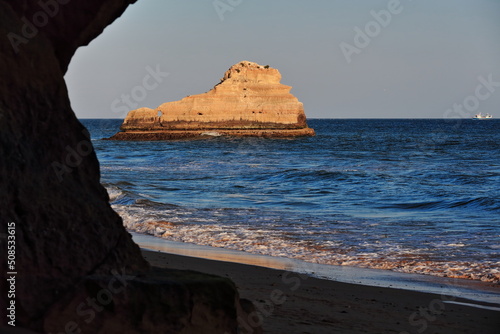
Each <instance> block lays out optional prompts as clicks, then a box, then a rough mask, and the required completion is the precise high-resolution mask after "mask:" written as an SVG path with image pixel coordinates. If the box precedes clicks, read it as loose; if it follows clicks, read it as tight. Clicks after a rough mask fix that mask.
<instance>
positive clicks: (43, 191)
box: [0, 0, 241, 333]
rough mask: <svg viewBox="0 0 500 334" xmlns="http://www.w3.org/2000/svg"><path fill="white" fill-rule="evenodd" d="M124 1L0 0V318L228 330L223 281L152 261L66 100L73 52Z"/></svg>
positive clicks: (53, 324) (228, 294) (30, 323)
mask: <svg viewBox="0 0 500 334" xmlns="http://www.w3.org/2000/svg"><path fill="white" fill-rule="evenodd" d="M134 2H135V0H105V1H103V0H86V1H63V0H50V1H49V0H47V1H39V0H16V1H10V0H9V1H8V0H0V36H2V38H0V73H1V78H2V79H1V80H0V198H1V203H0V229H1V231H0V254H1V255H2V256H1V257H0V271H1V272H2V277H3V278H2V280H0V294H1V298H0V309H2V310H3V311H2V312H0V313H1V314H2V319H1V320H0V327H2V325H7V323H8V322H9V325H8V326H9V328H12V329H13V327H12V325H15V326H16V329H20V328H22V327H24V328H29V329H32V330H35V331H39V332H42V331H43V332H54V333H61V332H63V333H69V332H74V333H78V332H82V333H125V332H126V333H139V332H140V333H181V332H182V333H200V332H204V333H224V332H226V331H227V332H228V333H236V331H237V329H236V327H237V318H236V312H237V309H241V307H240V306H239V303H238V301H237V300H238V298H237V291H236V289H235V287H234V285H233V284H232V283H231V282H230V281H229V280H225V279H217V278H214V277H212V276H208V275H203V274H196V277H195V278H193V274H192V273H185V272H161V273H159V272H156V271H153V272H152V271H151V270H150V268H149V265H148V263H147V262H146V261H145V260H144V259H143V258H142V256H141V253H140V250H139V247H138V246H137V245H136V244H135V243H134V242H133V241H132V239H131V236H130V235H129V234H128V233H127V231H126V230H125V228H124V227H123V223H122V220H121V218H120V217H119V216H118V215H117V214H116V213H115V212H114V211H113V210H112V209H111V207H110V205H109V197H108V194H107V192H106V190H105V189H104V187H103V186H102V185H101V184H100V171H99V163H98V161H97V158H96V155H95V153H94V150H93V147H92V143H91V141H90V138H89V135H88V132H87V131H86V130H85V128H84V127H83V126H82V125H81V124H80V122H78V120H77V118H76V116H75V114H74V113H73V111H72V109H71V105H70V101H69V98H68V92H67V88H66V84H65V82H64V78H63V76H64V73H65V72H66V69H67V67H68V64H69V62H70V60H71V57H72V56H73V54H74V52H75V51H76V49H77V48H78V47H79V46H81V45H86V44H88V43H89V42H90V41H91V40H92V39H93V38H95V37H96V36H98V35H99V34H100V33H101V32H102V31H103V29H104V28H105V27H106V26H107V25H108V24H110V23H111V22H113V21H114V20H115V19H116V18H117V17H119V16H120V15H121V14H122V13H123V11H124V10H125V9H126V8H127V6H128V5H129V4H131V3H134ZM13 236H14V237H13ZM7 255H9V257H8V256H7ZM6 273H11V274H8V278H9V281H7V280H6V279H5V276H3V275H6ZM122 288H125V289H122ZM89 300H91V301H92V300H96V302H95V303H94V304H92V305H87V304H86V303H88V301H89ZM136 301H138V302H139V304H136V303H135V302H136ZM82 305H83V306H82ZM65 306H67V307H65ZM8 308H9V309H8ZM6 313H8V314H6ZM125 320H126V322H125ZM200 326H202V327H203V328H204V329H203V331H200V330H199V328H200ZM125 327H126V328H125ZM0 331H3V329H1V330H0Z"/></svg>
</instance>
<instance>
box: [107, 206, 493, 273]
mask: <svg viewBox="0 0 500 334" xmlns="http://www.w3.org/2000/svg"><path fill="white" fill-rule="evenodd" d="M113 208H114V209H115V210H116V211H117V212H118V213H119V214H120V215H121V216H122V218H123V223H124V225H125V227H126V228H127V229H129V230H131V231H134V232H138V233H143V234H149V235H153V236H156V237H159V238H164V239H167V240H171V241H178V242H184V243H193V244H198V245H204V246H211V247H220V248H226V249H234V250H241V251H246V252H249V253H255V254H264V255H270V256H276V257H287V258H294V259H300V260H304V261H307V262H311V263H319V264H329V265H342V266H357V267H365V268H374V269H386V270H393V271H397V272H404V273H415V274H428V275H435V276H441V277H451V278H454V277H456V278H468V279H475V280H481V281H486V282H499V281H500V271H499V270H498V269H497V268H498V267H500V262H492V261H485V262H481V263H478V262H472V261H471V262H468V261H446V262H443V261H433V260H429V259H428V258H426V256H425V255H420V254H417V253H414V252H412V251H411V250H408V249H402V248H401V247H399V246H392V245H390V244H380V242H379V243H376V244H373V245H372V244H370V243H364V244H362V246H365V247H371V246H376V247H378V248H377V249H380V251H379V252H363V251H359V250H356V249H353V248H352V247H350V248H349V247H348V248H346V247H344V245H342V243H341V242H338V241H332V242H322V243H318V242H315V241H314V240H297V239H295V238H290V237H288V238H287V237H285V236H284V235H283V231H280V230H273V229H272V228H270V229H262V228H252V227H248V226H246V225H244V224H233V225H221V224H220V223H218V222H217V220H215V219H211V221H210V219H208V220H207V219H206V218H203V219H199V218H198V219H199V220H200V221H202V223H196V219H194V217H189V212H184V214H182V211H180V210H178V211H175V212H173V211H172V212H169V214H168V217H169V218H168V220H167V219H165V217H166V216H167V215H165V213H166V212H161V211H155V210H151V209H149V208H145V207H141V206H127V205H118V204H115V205H113ZM184 216H188V217H189V219H188V220H189V222H187V221H186V217H184ZM444 246H447V247H463V246H462V245H461V244H447V245H444Z"/></svg>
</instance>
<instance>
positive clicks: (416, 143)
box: [82, 119, 500, 282]
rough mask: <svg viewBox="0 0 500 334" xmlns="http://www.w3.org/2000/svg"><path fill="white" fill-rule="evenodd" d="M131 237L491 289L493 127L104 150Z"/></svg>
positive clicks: (410, 128) (365, 124)
mask: <svg viewBox="0 0 500 334" xmlns="http://www.w3.org/2000/svg"><path fill="white" fill-rule="evenodd" d="M82 122H83V123H84V125H86V126H87V127H88V129H89V130H90V132H91V134H92V138H93V144H94V146H95V148H96V152H97V155H98V157H99V160H100V163H101V172H102V182H103V184H104V185H105V187H106V188H107V189H108V193H109V194H110V197H111V204H112V206H113V208H114V209H115V210H116V211H117V212H118V213H119V214H120V215H121V216H122V217H123V219H124V224H125V226H126V227H127V228H129V229H130V230H132V231H136V232H139V233H145V234H151V235H154V236H157V237H161V238H164V239H168V240H173V241H182V242H189V243H195V244H199V245H209V246H215V247H224V248H229V249H236V250H243V251H246V252H252V253H258V254H266V255H272V256H283V257H288V258H295V259H301V260H305V261H308V262H314V263H321V264H334V265H349V266H360V267H369V268H381V269H391V270H395V271H401V272H413V273H425V274H432V275H438V276H447V277H466V278H472V279H481V280H484V281H490V282H497V281H498V280H499V278H500V271H499V270H498V268H499V267H500V260H499V259H500V243H499V240H500V219H499V218H498V217H499V213H500V191H499V188H500V187H499V186H500V122H499V121H498V120H491V121H473V120H455V121H448V122H446V121H444V120H373V119H372V120H319V119H318V120H316V119H315V120H309V125H310V126H311V127H313V128H314V129H315V130H316V132H317V136H316V137H311V138H298V139H293V140H292V139H262V138H223V137H214V138H208V139H206V140H192V141H170V142H116V141H105V140H101V139H102V138H106V137H110V136H111V135H112V134H114V133H115V132H117V131H118V128H119V126H120V124H121V120H83V121H82Z"/></svg>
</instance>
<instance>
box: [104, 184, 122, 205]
mask: <svg viewBox="0 0 500 334" xmlns="http://www.w3.org/2000/svg"><path fill="white" fill-rule="evenodd" d="M106 190H107V192H108V195H109V201H110V202H114V201H116V200H117V199H118V198H120V197H121V196H123V191H122V190H121V189H120V188H118V187H115V186H106Z"/></svg>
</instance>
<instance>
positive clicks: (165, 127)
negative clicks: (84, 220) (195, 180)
mask: <svg viewBox="0 0 500 334" xmlns="http://www.w3.org/2000/svg"><path fill="white" fill-rule="evenodd" d="M280 81H281V74H280V73H279V71H278V70H277V69H274V68H270V67H269V66H261V65H259V64H256V63H253V62H249V61H242V62H240V63H238V64H236V65H233V66H232V67H231V68H230V69H229V70H227V72H226V73H225V74H224V77H223V78H222V79H221V81H220V83H219V84H217V85H216V86H215V87H214V88H213V89H212V90H210V91H209V92H207V93H204V94H198V95H193V96H188V97H185V98H183V99H182V100H180V101H175V102H168V103H164V104H162V105H161V106H159V107H158V108H157V109H149V108H141V109H137V110H133V111H131V112H129V114H128V115H127V117H126V118H125V120H124V122H123V124H122V126H121V130H122V132H119V133H117V134H116V135H115V136H113V137H111V139H116V140H162V139H179V138H192V137H202V136H204V135H207V136H213V135H226V136H258V137H297V136H312V135H314V130H313V129H311V128H309V127H308V126H307V123H306V116H305V113H304V106H303V104H302V103H301V102H299V100H298V99H297V98H296V97H295V96H293V95H292V94H291V93H290V90H291V88H292V87H290V86H286V85H283V84H281V83H280Z"/></svg>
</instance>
